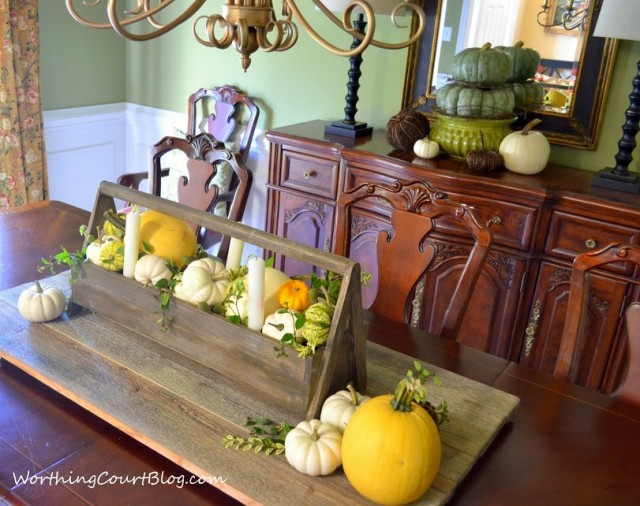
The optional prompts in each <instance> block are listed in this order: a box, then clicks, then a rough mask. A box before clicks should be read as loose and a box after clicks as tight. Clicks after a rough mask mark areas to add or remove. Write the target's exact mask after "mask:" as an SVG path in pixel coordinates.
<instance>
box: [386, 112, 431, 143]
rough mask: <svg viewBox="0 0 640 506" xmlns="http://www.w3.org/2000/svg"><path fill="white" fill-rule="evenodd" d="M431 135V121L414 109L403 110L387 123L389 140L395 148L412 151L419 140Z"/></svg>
mask: <svg viewBox="0 0 640 506" xmlns="http://www.w3.org/2000/svg"><path fill="white" fill-rule="evenodd" d="M427 135H429V120H428V119H427V117H426V116H425V115H423V114H421V113H419V112H418V111H415V110H413V109H409V108H407V109H403V110H402V111H400V112H399V113H398V114H396V115H395V116H392V117H391V119H390V120H389V122H388V123H387V140H388V141H389V144H391V145H392V146H393V147H394V148H396V149H400V150H402V151H412V150H413V145H414V144H415V142H416V141H417V140H419V139H424V138H425V137H427Z"/></svg>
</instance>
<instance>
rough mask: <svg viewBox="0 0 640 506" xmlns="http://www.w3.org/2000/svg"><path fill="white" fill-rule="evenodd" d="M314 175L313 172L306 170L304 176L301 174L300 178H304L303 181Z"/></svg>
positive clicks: (314, 172)
mask: <svg viewBox="0 0 640 506" xmlns="http://www.w3.org/2000/svg"><path fill="white" fill-rule="evenodd" d="M315 175H316V171H315V170H308V171H306V172H305V173H304V174H302V177H304V178H305V179H309V178H310V177H315Z"/></svg>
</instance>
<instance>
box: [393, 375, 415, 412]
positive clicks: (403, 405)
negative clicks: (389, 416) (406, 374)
mask: <svg viewBox="0 0 640 506" xmlns="http://www.w3.org/2000/svg"><path fill="white" fill-rule="evenodd" d="M414 391H415V389H414V386H413V385H412V384H411V383H410V382H409V381H407V380H406V379H402V380H400V382H399V383H398V386H397V387H396V391H395V393H394V394H393V399H391V406H392V407H393V409H394V410H395V411H406V412H408V411H411V402H412V401H413V394H414Z"/></svg>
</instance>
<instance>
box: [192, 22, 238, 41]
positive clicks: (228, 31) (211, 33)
mask: <svg viewBox="0 0 640 506" xmlns="http://www.w3.org/2000/svg"><path fill="white" fill-rule="evenodd" d="M202 19H206V23H205V33H206V34H207V38H206V39H203V38H202V37H200V35H198V32H197V25H198V22H199V21H200V20H202ZM216 22H218V23H219V24H220V25H221V26H223V27H224V33H223V34H222V37H221V38H219V39H218V38H216V36H215V26H216ZM193 36H194V37H195V39H196V40H197V41H198V42H199V43H200V44H202V45H203V46H207V47H215V48H217V49H226V48H228V47H229V46H230V45H231V43H232V42H233V41H234V39H235V28H234V27H233V26H231V25H229V24H228V23H227V21H226V20H225V19H224V18H223V17H222V16H220V15H219V14H214V15H212V16H200V17H199V18H197V19H196V20H195V21H194V23H193Z"/></svg>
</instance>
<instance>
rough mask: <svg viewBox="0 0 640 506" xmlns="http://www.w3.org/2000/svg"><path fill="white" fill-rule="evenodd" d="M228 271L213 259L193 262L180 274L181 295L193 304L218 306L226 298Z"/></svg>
mask: <svg viewBox="0 0 640 506" xmlns="http://www.w3.org/2000/svg"><path fill="white" fill-rule="evenodd" d="M229 283H230V278H229V271H227V269H226V268H225V266H224V264H223V263H222V262H221V261H220V260H218V259H215V258H200V259H198V260H194V261H193V262H191V263H190V264H189V265H187V268H186V269H185V270H184V272H183V273H182V288H181V290H182V293H184V295H185V297H187V298H188V299H189V301H191V302H192V303H193V304H199V303H200V302H206V303H207V304H208V305H210V306H215V305H216V304H220V303H221V302H222V301H223V300H224V299H225V297H226V296H227V287H228V286H229Z"/></svg>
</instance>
